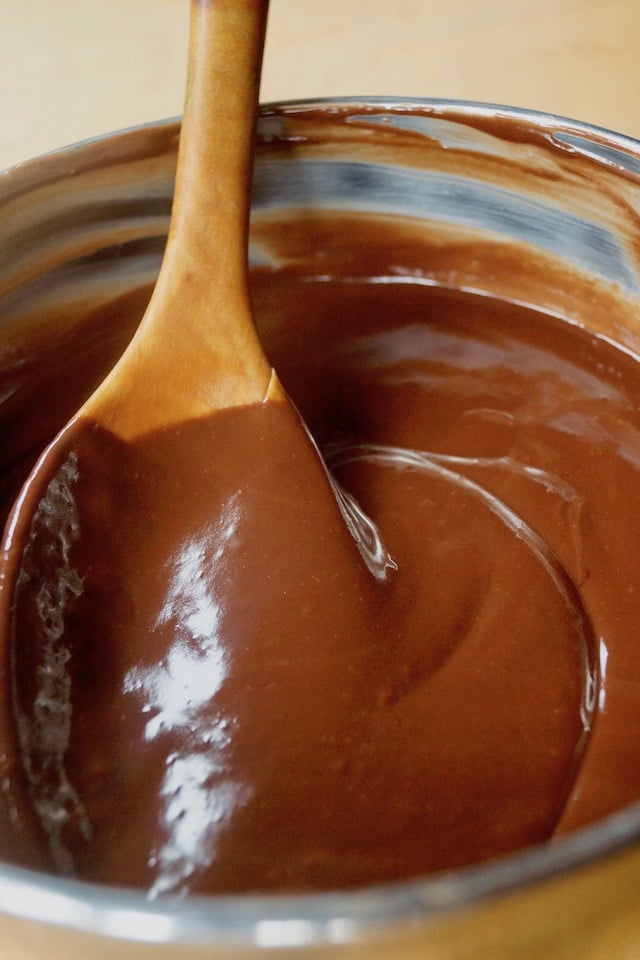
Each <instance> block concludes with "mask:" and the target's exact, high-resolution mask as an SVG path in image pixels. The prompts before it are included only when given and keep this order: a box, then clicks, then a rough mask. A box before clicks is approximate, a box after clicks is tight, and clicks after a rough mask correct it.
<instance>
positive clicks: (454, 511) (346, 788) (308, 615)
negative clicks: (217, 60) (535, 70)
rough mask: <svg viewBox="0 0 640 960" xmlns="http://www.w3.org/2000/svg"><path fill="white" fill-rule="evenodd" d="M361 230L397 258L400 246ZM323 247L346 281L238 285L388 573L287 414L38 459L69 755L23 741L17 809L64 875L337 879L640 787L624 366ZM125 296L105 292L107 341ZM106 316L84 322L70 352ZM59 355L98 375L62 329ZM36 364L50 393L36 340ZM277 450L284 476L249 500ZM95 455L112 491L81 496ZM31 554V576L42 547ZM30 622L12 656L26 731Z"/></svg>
mask: <svg viewBox="0 0 640 960" xmlns="http://www.w3.org/2000/svg"><path fill="white" fill-rule="evenodd" d="M338 228H340V229H344V230H345V231H347V232H349V236H350V239H351V240H352V239H353V238H354V237H355V238H357V236H358V231H359V230H360V229H362V230H363V231H369V232H370V231H371V229H372V224H371V223H367V222H365V221H363V222H362V223H359V222H358V221H357V220H355V221H353V222H351V223H349V224H347V223H346V222H345V223H343V224H341V225H340V224H338V225H337V226H335V227H334V229H338ZM384 229H385V230H386V231H389V232H390V236H392V237H393V238H394V245H393V256H394V263H397V262H398V259H399V257H400V256H401V254H402V250H403V243H405V242H406V243H407V244H409V240H408V239H407V238H406V237H404V235H403V233H402V231H401V230H399V231H398V232H397V234H394V232H393V229H392V227H391V225H390V224H385V225H384ZM410 244H411V250H412V253H411V254H409V252H408V251H409V247H407V259H410V257H411V256H415V236H414V235H411V237H410ZM348 249H349V250H350V251H354V250H356V249H358V250H359V251H360V259H359V263H358V271H357V275H355V276H354V271H352V270H350V264H349V263H348V262H347V259H346V258H345V260H344V261H343V262H342V263H340V262H339V261H335V262H333V263H331V264H330V266H331V270H330V271H329V274H330V275H329V276H327V274H326V273H323V274H322V275H321V276H320V275H318V272H317V270H314V264H313V263H312V262H311V259H310V260H309V261H308V262H306V263H305V262H304V258H303V259H302V260H299V261H297V262H294V263H292V265H290V266H288V267H287V266H286V265H285V266H282V267H281V268H280V269H278V270H275V271H274V270H271V269H264V270H255V271H254V274H253V281H252V282H253V296H254V302H255V308H256V315H257V320H258V324H259V328H260V331H261V335H262V337H263V340H264V343H265V345H266V348H267V351H268V353H269V357H270V359H271V360H272V362H273V363H274V366H275V367H276V369H277V370H278V372H279V375H280V377H281V379H282V381H283V383H284V385H285V387H286V388H287V390H288V391H289V393H290V395H291V396H292V398H293V399H294V401H295V403H296V404H297V405H298V407H299V409H300V411H301V413H302V415H303V417H304V418H305V420H306V422H307V423H308V425H309V427H310V429H311V432H312V433H313V435H314V437H315V438H316V439H317V441H318V443H319V444H320V446H321V448H322V450H323V452H324V454H325V456H326V459H327V462H328V465H329V467H330V468H331V469H332V470H333V471H334V473H335V475H336V477H337V479H338V480H339V481H340V483H341V484H342V485H343V486H344V488H345V489H347V490H348V491H350V492H351V493H352V494H353V496H354V497H355V498H356V499H357V501H358V502H359V503H360V504H361V506H362V508H363V510H364V511H365V512H366V513H367V514H368V515H369V516H370V517H371V518H372V519H373V521H374V522H375V523H376V525H377V527H378V529H379V531H380V533H381V536H382V539H383V541H384V544H385V546H386V548H387V549H388V551H389V553H390V555H391V556H392V557H393V559H394V561H395V563H396V565H397V570H391V569H389V570H387V576H386V578H385V579H384V580H382V579H376V577H375V576H373V575H372V574H371V573H370V571H369V569H368V568H367V566H366V564H364V563H363V561H362V558H361V556H360V554H359V552H358V550H357V549H356V548H355V545H354V543H353V541H352V539H351V537H350V535H349V534H348V533H347V532H346V530H345V528H344V526H343V524H342V523H341V521H340V515H339V512H338V511H337V509H336V506H335V503H334V501H333V500H332V498H331V496H329V497H328V498H325V499H323V496H320V500H319V501H318V496H319V494H318V491H322V490H324V491H325V493H326V492H327V487H326V485H324V484H322V483H320V482H319V480H320V479H321V477H319V475H314V476H313V477H309V478H308V480H304V479H302V480H301V482H300V483H299V484H296V483H293V482H292V480H293V478H295V477H296V470H297V469H298V468H297V467H296V462H297V461H296V450H295V448H293V447H292V445H291V441H290V434H289V431H288V428H287V424H286V422H285V420H283V419H282V418H283V417H284V416H285V415H284V413H283V411H282V409H281V408H280V407H277V406H275V407H274V406H270V405H267V406H264V407H257V408H246V409H239V410H236V411H233V412H229V413H226V414H218V415H216V416H215V417H212V418H210V419H209V420H203V421H200V422H193V423H189V424H185V425H184V426H183V427H182V428H181V429H180V430H179V431H167V432H163V433H160V434H157V435H151V436H147V437H144V438H142V439H141V440H140V441H139V442H137V443H136V444H135V445H133V446H131V447H127V446H124V445H123V444H121V443H120V442H119V441H117V440H116V439H115V438H113V437H110V436H108V435H99V436H98V435H96V434H95V431H93V429H92V427H91V425H90V424H87V425H86V428H83V430H82V431H81V436H80V439H78V440H77V441H74V443H73V444H72V448H71V449H70V450H69V454H70V460H69V461H68V462H67V467H66V468H65V472H66V476H65V477H64V478H63V480H64V484H65V485H66V487H67V488H68V491H69V492H70V494H71V496H70V498H68V500H67V501H66V502H67V503H71V504H72V507H71V527H72V528H73V530H74V531H75V532H74V533H73V536H71V537H70V540H71V541H72V543H71V545H70V549H69V555H68V556H69V570H70V571H72V575H70V578H69V582H70V583H71V584H72V589H71V598H70V600H69V613H68V616H69V618H70V621H69V622H70V624H71V627H72V628H71V629H70V630H69V631H68V636H69V637H72V638H73V640H72V642H70V644H69V649H68V651H67V650H66V645H67V642H68V641H67V640H66V639H65V636H66V634H63V635H62V637H61V640H60V644H61V647H60V649H61V650H62V651H64V653H63V655H62V656H57V658H56V663H58V664H62V673H63V675H64V677H65V681H64V682H65V683H68V688H67V689H68V698H69V700H68V703H69V705H70V708H71V710H70V714H69V723H70V726H69V727H68V729H67V728H66V727H65V724H66V722H67V721H66V714H64V711H63V720H62V723H61V729H62V731H63V736H62V743H63V748H62V749H61V750H60V749H59V744H60V742H61V741H60V740H58V741H57V744H58V745H57V746H56V747H55V748H54V749H53V750H52V749H51V745H50V743H48V745H46V750H48V751H49V753H48V754H46V750H45V751H44V753H45V754H46V757H45V760H46V762H45V761H43V747H42V743H41V741H39V740H37V739H36V741H35V742H36V747H34V748H32V753H31V754H30V756H29V757H28V760H27V767H28V768H29V769H30V770H31V773H32V775H34V771H35V775H34V780H35V784H36V785H35V795H36V798H37V800H38V803H39V804H40V809H41V811H42V809H43V797H44V798H45V800H46V801H47V803H48V802H49V801H50V799H51V796H52V795H53V797H54V800H55V798H56V797H57V798H58V800H60V798H62V797H63V794H64V796H65V797H66V809H67V813H68V815H67V816H66V817H64V818H62V819H63V821H64V822H63V825H62V828H61V829H59V828H58V826H56V827H55V828H52V826H51V823H52V820H51V818H50V812H51V811H50V810H49V811H48V813H47V812H46V811H45V812H46V816H45V826H46V828H47V829H45V831H44V836H45V839H46V840H48V842H49V846H50V849H51V851H52V855H53V860H54V862H55V863H56V865H57V868H58V869H61V870H62V871H64V872H71V873H73V874H75V875H78V876H81V877H85V878H88V879H92V880H97V881H100V882H113V883H119V884H125V885H128V884H134V885H141V886H143V887H146V888H147V889H149V890H151V891H152V893H154V894H160V893H164V892H181V893H183V892H232V891H247V890H308V889H328V888H336V887H345V886H353V885H362V884H367V883H371V882H378V881H388V880H393V879H397V878H400V877H407V876H413V875H416V874H420V873H425V872H427V873H428V872H433V871H437V870H442V869H448V868H454V867H458V866H461V865H465V864H469V863H472V862H477V861H484V860H486V859H489V858H492V857H495V856H498V855H501V854H503V853H507V852H509V851H512V850H516V849H520V848H522V847H524V846H527V845H529V844H533V843H538V842H542V841H546V840H551V839H552V838H554V837H555V836H558V835H560V834H562V833H564V832H566V831H568V830H570V829H573V828H575V827H576V826H580V825H583V824H585V823H589V822H592V821H593V820H595V819H597V818H598V817H600V816H603V815H605V814H606V813H608V812H611V811H613V810H615V809H618V808H619V807H620V806H623V805H625V804H626V803H628V802H630V801H632V800H634V799H636V798H637V795H638V787H637V785H638V783H639V782H640V779H639V776H640V770H639V769H638V766H639V763H640V761H638V759H637V756H636V753H637V751H636V742H637V720H636V719H635V718H636V717H637V715H638V708H637V702H636V698H635V695H634V689H635V682H636V681H635V679H634V678H635V676H636V674H637V668H636V666H635V660H636V655H635V643H636V641H635V635H636V625H637V623H638V618H639V615H640V597H638V596H637V588H636V584H637V580H638V570H639V569H640V548H638V547H637V545H636V544H635V541H634V538H633V537H632V536H630V534H629V531H630V530H631V529H632V528H633V525H634V524H635V506H634V505H635V503H636V502H637V496H638V487H639V485H640V477H639V476H638V466H637V465H638V464H639V463H640V414H639V413H638V410H640V403H639V402H638V400H639V396H640V371H639V370H638V366H637V364H636V362H635V361H634V360H633V359H632V358H631V357H630V356H628V355H626V354H625V353H623V352H622V351H619V350H617V349H616V348H615V346H613V345H611V344H610V343H607V342H605V341H604V340H603V339H600V338H598V337H596V336H594V335H592V334H590V333H588V332H586V331H584V330H581V329H579V328H578V327H576V326H574V325H569V324H567V323H564V322H563V321H561V320H558V319H556V318H553V317H550V316H547V315H545V314H543V313H541V312H537V311H533V310H529V309H526V308H524V307H521V306H516V305H513V304H509V303H506V302H500V301H497V300H493V299H491V298H488V297H480V296H474V295H471V294H463V293H460V292H456V291H451V290H445V289H440V288H438V287H433V286H430V285H425V284H421V283H420V282H418V281H417V280H416V282H407V279H406V278H398V277H395V278H394V277H393V276H387V279H386V282H385V283H380V282H372V281H371V280H370V279H369V278H370V277H372V276H375V277H379V276H380V274H381V264H380V263H379V262H377V260H376V262H375V263H374V262H373V259H372V261H371V262H370V263H369V264H367V261H366V253H365V251H366V245H361V246H358V245H357V244H355V243H351V244H350V245H349V247H348ZM325 266H326V265H325ZM368 266H369V268H370V269H368ZM143 299H144V295H142V294H141V295H140V296H139V297H137V298H134V299H133V300H132V302H131V304H130V305H128V304H127V303H126V302H125V303H120V304H118V305H117V308H116V310H115V313H114V315H116V314H117V316H118V318H119V319H118V327H119V329H120V328H121V329H125V330H126V329H129V328H131V327H132V326H133V325H134V323H135V319H136V317H137V316H138V315H139V308H140V304H141V301H142V300H143ZM129 315H130V319H127V317H128V316H129ZM93 319H94V320H95V318H93ZM103 327H104V316H101V317H100V318H99V322H96V323H95V324H94V325H93V326H92V321H91V318H88V320H87V321H85V327H84V331H85V332H84V333H83V334H82V336H81V337H80V340H82V337H84V336H86V338H87V339H86V340H85V342H86V343H94V342H96V339H97V340H98V341H99V340H100V335H99V334H98V333H97V331H99V330H102V329H103ZM111 349H113V348H111ZM98 353H100V351H98ZM108 353H109V348H108V347H107V346H105V348H104V351H103V354H102V357H101V359H100V361H99V362H98V361H97V360H96V364H95V368H94V372H95V376H96V379H98V378H99V375H100V371H101V369H102V365H103V362H104V356H106V355H107V354H108ZM34 358H37V352H35V353H34ZM49 362H50V360H49ZM77 363H78V364H79V366H81V367H82V369H83V370H85V372H86V371H87V370H88V368H89V367H90V366H91V365H90V364H85V363H83V351H82V349H79V350H78V351H77ZM45 372H46V371H45ZM25 376H26V375H25ZM29 376H31V374H29ZM24 382H25V383H26V382H27V379H25V381H24ZM29 382H31V383H33V385H34V393H33V396H32V397H30V400H29V406H30V408H31V409H36V408H37V407H38V405H40V406H41V407H45V408H46V407H47V403H48V396H47V395H46V391H42V392H41V393H40V394H38V391H36V390H35V385H36V384H38V383H39V382H40V376H39V372H38V364H37V360H36V363H35V365H34V372H33V379H32V381H29ZM74 389H75V388H72V386H71V385H70V386H69V394H68V396H67V397H66V398H65V403H67V401H68V404H69V406H71V404H72V402H73V401H74V399H75V394H74ZM285 419H286V418H285ZM273 457H276V458H280V462H281V463H282V468H281V470H280V471H279V472H280V476H281V484H279V485H278V486H277V487H274V486H272V485H269V486H268V488H266V489H265V485H264V483H263V482H261V478H262V473H261V464H262V463H264V462H265V460H266V458H273ZM301 457H302V459H303V462H306V460H304V457H303V455H302V454H301ZM59 466H63V464H62V463H61V464H59ZM21 469H23V468H21ZM93 472H95V475H96V476H98V477H102V476H104V475H108V476H109V478H110V481H111V485H110V491H111V492H110V494H109V497H110V499H105V500H104V501H102V502H100V503H96V502H95V501H94V500H93V499H92V493H91V491H92V475H93ZM18 473H19V472H18ZM298 476H299V475H298ZM194 477H199V478H200V480H199V482H198V484H197V485H196V487H195V492H193V493H191V491H193V490H194V487H193V479H194ZM17 479H18V476H16V483H17ZM310 490H314V491H316V493H315V494H314V496H313V497H311V496H309V491H310ZM186 491H190V493H189V495H187V494H186ZM10 495H11V494H10V491H7V493H6V499H9V497H10ZM205 502H206V503H207V504H210V520H209V522H208V524H207V525H206V526H205V527H204V528H203V527H202V525H201V524H199V525H196V526H195V527H194V524H193V518H194V517H195V518H201V517H202V515H203V504H204V503H205ZM205 512H206V511H205ZM167 544H175V545H176V549H175V551H174V552H172V553H171V554H170V555H169V556H168V555H167V552H166V547H167ZM178 545H179V548H178ZM29 564H33V570H34V584H35V586H34V587H33V590H36V589H37V583H36V581H37V579H38V577H40V579H42V570H43V566H42V565H43V559H42V557H38V556H36V557H35V558H33V557H32V558H26V559H25V567H26V568H27V573H28V567H29ZM50 579H52V580H54V581H55V577H52V578H50ZM73 584H76V585H79V584H81V586H77V589H76V588H75V587H73ZM23 589H24V590H26V592H27V594H28V593H29V591H32V587H31V586H29V585H28V582H27V586H26V587H24V588H23ZM33 636H34V638H35V639H34V641H33V646H31V647H30V646H29V645H28V644H26V645H21V646H19V647H18V648H17V650H16V661H15V670H16V672H15V677H14V683H15V689H16V691H17V708H18V714H19V715H23V716H22V720H23V725H22V730H23V745H24V744H25V743H27V742H28V740H29V736H30V734H29V733H27V734H26V738H25V735H24V730H25V724H26V729H27V731H28V729H29V721H28V719H27V720H26V721H25V720H24V718H25V717H26V718H28V717H29V716H30V715H32V713H33V708H32V703H33V699H34V688H33V683H34V677H36V681H35V682H36V686H37V685H38V681H37V676H36V674H34V671H33V661H34V658H36V659H37V658H38V657H39V656H42V653H41V650H42V646H41V644H40V642H39V640H38V638H37V635H36V634H34V635H33ZM59 653H60V650H58V654H59ZM67 653H68V659H67ZM64 695H65V696H66V695H67V694H66V693H65V694H64ZM65 731H66V734H65ZM65 735H68V743H65V742H64V736H65ZM32 742H33V741H32ZM52 757H53V758H54V760H53V761H52V760H51V758H52ZM43 770H44V771H45V772H44V774H43V773H42V771H43ZM12 776H14V777H17V776H18V773H17V772H15V771H14V772H13V773H12ZM43 784H44V787H43ZM61 784H62V785H63V787H64V788H65V790H66V787H67V784H68V785H69V788H70V789H69V791H68V792H67V793H66V794H65V793H64V790H63V791H62V793H61V792H56V791H60V785H61ZM52 787H53V794H51V792H50V791H51V789H52ZM45 788H46V789H45ZM45 806H46V804H45Z"/></svg>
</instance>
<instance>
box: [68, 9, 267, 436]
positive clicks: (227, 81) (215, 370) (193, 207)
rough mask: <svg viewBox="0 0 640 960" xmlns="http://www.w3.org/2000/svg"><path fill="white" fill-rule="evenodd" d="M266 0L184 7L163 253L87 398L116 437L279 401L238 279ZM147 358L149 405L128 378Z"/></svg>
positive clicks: (242, 274)
mask: <svg viewBox="0 0 640 960" xmlns="http://www.w3.org/2000/svg"><path fill="white" fill-rule="evenodd" d="M268 5H269V4H268V0H192V2H191V30H190V41H189V42H190V50H189V64H190V70H189V75H188V79H187V94H186V102H185V110H184V117H183V125H182V133H181V140H180V150H179V157H178V168H177V174H176V187H175V196H174V207H173V214H172V221H171V229H170V231H169V239H168V243H167V249H166V252H165V257H164V260H163V264H162V269H161V271H160V276H159V278H158V282H157V284H156V288H155V290H154V293H153V296H152V298H151V302H150V304H149V307H148V309H147V312H146V314H145V316H144V318H143V320H142V322H141V324H140V327H139V329H138V331H137V332H136V335H135V337H134V339H133V341H132V343H131V345H130V347H129V348H128V350H127V352H126V353H125V355H124V357H123V358H122V360H121V361H120V363H119V364H118V365H116V367H115V368H114V370H113V371H112V373H111V374H110V376H109V377H108V378H107V380H106V381H105V382H104V383H103V385H102V387H101V388H100V390H99V391H98V394H97V395H96V402H97V403H98V404H99V405H100V408H101V410H102V411H104V409H105V404H106V405H107V407H108V418H109V421H110V422H111V423H112V424H113V425H114V426H115V428H116V430H117V432H118V433H120V434H121V435H122V436H123V437H125V438H130V437H132V436H134V435H136V434H138V433H140V432H143V431H145V430H148V429H153V428H156V427H161V426H163V425H165V424H168V423H176V422H179V421H181V420H183V419H188V418H190V417H193V416H201V415H205V414H207V413H210V412H211V411H212V410H216V409H221V408H224V407H229V406H237V405H242V404H248V403H256V402H261V401H263V400H265V399H280V398H281V393H280V388H279V386H278V384H277V380H276V378H275V377H274V375H273V371H272V369H271V366H270V364H269V362H268V361H267V359H266V357H265V356H264V353H263V351H262V347H261V345H260V342H259V340H258V337H257V334H256V331H255V328H254V324H253V316H252V310H251V304H250V299H249V292H248V278H247V273H248V267H247V242H248V222H249V211H250V203H251V177H252V169H253V137H254V130H255V117H256V112H257V103H258V92H259V84H260V68H261V64H262V51H263V46H264V38H265V31H266V21H267V11H268ZM186 305H188V307H187V306H186ZM150 361H151V362H152V363H153V364H154V366H155V369H156V371H157V376H156V377H155V384H154V390H153V391H152V393H151V395H150V396H149V399H148V401H147V400H145V398H144V397H141V396H140V395H139V394H138V392H136V391H135V384H136V380H137V372H138V369H143V368H144V370H145V371H148V370H149V362H150ZM165 372H166V374H165ZM147 376H148V373H147ZM176 381H178V382H177V383H176ZM165 382H166V384H167V389H166V395H165V390H164V384H165ZM176 386H177V390H176ZM133 393H135V403H132V402H131V399H130V398H131V395H132V394H133ZM91 408H92V401H91V400H90V401H89V403H88V404H87V405H86V407H85V409H84V411H83V413H87V414H89V415H90V414H91ZM101 419H102V420H104V415H102V416H101Z"/></svg>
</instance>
